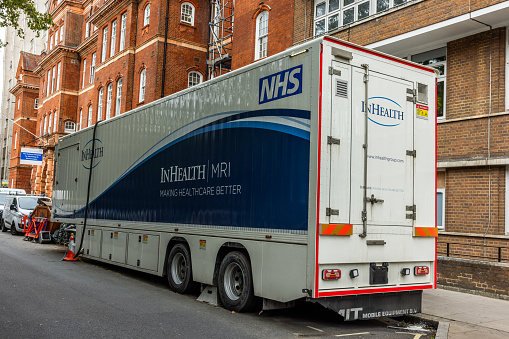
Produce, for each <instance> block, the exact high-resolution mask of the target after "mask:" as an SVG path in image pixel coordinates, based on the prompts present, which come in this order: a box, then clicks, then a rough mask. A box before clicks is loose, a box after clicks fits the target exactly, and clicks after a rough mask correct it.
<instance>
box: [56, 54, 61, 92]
mask: <svg viewBox="0 0 509 339" xmlns="http://www.w3.org/2000/svg"><path fill="white" fill-rule="evenodd" d="M61 68H62V62H60V61H59V62H58V64H57V89H56V90H57V91H58V90H59V89H60V71H61Z"/></svg>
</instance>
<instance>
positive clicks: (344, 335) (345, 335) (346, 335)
mask: <svg viewBox="0 0 509 339" xmlns="http://www.w3.org/2000/svg"><path fill="white" fill-rule="evenodd" d="M361 334H369V332H359V333H350V334H336V337H348V336H351V335H361Z"/></svg>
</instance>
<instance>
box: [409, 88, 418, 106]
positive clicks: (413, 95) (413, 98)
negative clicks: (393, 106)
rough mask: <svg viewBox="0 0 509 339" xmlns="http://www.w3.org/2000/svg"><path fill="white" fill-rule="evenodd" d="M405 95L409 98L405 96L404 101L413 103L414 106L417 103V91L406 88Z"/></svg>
mask: <svg viewBox="0 0 509 339" xmlns="http://www.w3.org/2000/svg"><path fill="white" fill-rule="evenodd" d="M406 94H410V95H411V96H407V97H406V101H410V102H413V103H414V104H416V103H417V91H416V90H415V89H412V88H407V89H406Z"/></svg>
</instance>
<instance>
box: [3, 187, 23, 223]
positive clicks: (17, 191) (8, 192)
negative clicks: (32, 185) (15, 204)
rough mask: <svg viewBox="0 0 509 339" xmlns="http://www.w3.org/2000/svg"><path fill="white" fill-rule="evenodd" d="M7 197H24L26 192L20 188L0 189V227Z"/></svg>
mask: <svg viewBox="0 0 509 339" xmlns="http://www.w3.org/2000/svg"><path fill="white" fill-rule="evenodd" d="M8 195H26V192H25V190H22V189H21V188H0V227H2V225H3V224H4V217H3V212H4V204H5V198H7V196H8Z"/></svg>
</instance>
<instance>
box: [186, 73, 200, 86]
mask: <svg viewBox="0 0 509 339" xmlns="http://www.w3.org/2000/svg"><path fill="white" fill-rule="evenodd" d="M196 80H198V81H197V82H196ZM202 82H203V75H202V74H201V73H200V72H197V71H192V72H189V74H188V75H187V87H188V88H189V87H193V86H196V85H198V84H201V83H202Z"/></svg>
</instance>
